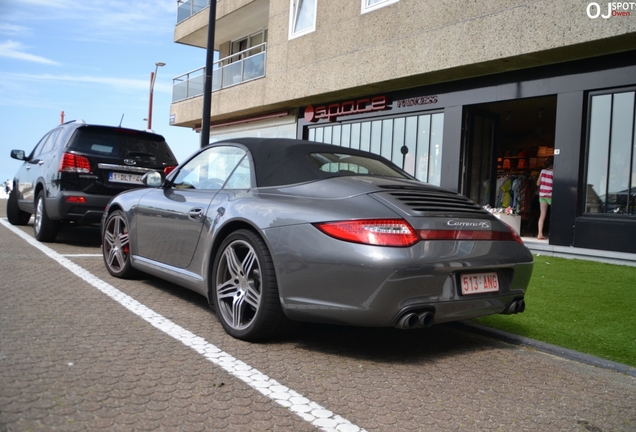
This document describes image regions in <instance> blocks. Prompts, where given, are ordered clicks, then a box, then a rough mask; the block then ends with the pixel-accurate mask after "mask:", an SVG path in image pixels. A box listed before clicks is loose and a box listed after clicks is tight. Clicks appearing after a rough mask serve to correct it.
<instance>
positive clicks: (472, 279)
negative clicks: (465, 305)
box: [460, 272, 499, 294]
mask: <svg viewBox="0 0 636 432" xmlns="http://www.w3.org/2000/svg"><path fill="white" fill-rule="evenodd" d="M460 279H461V284H462V294H480V293H487V292H495V291H499V278H498V277H497V273H494V272H493V273H464V274H462V275H460Z"/></svg>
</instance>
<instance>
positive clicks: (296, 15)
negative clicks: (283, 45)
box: [289, 0, 318, 39]
mask: <svg viewBox="0 0 636 432" xmlns="http://www.w3.org/2000/svg"><path fill="white" fill-rule="evenodd" d="M317 2H318V0H291V3H290V14H289V38H290V39H293V38H296V37H299V36H303V35H306V34H307V33H311V32H313V31H314V30H316V3H317Z"/></svg>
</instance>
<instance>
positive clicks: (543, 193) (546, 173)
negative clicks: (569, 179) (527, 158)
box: [537, 157, 554, 240]
mask: <svg viewBox="0 0 636 432" xmlns="http://www.w3.org/2000/svg"><path fill="white" fill-rule="evenodd" d="M553 162H554V159H553V158H551V157H549V158H548V159H546V161H545V163H544V164H543V166H544V168H543V169H542V170H541V174H539V179H538V180H537V186H539V207H540V208H541V216H539V234H538V235H537V239H539V240H545V239H546V237H545V236H544V235H543V224H544V222H545V217H546V215H547V214H548V206H551V205H552V164H553Z"/></svg>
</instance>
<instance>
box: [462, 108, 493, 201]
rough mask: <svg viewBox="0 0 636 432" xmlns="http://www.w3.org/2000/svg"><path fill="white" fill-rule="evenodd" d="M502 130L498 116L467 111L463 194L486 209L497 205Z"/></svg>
mask: <svg viewBox="0 0 636 432" xmlns="http://www.w3.org/2000/svg"><path fill="white" fill-rule="evenodd" d="M498 131H499V115H498V114H496V113H493V112H488V111H482V110H478V109H475V108H468V109H467V110H466V116H465V128H464V140H463V141H464V150H463V154H462V170H463V175H462V187H461V191H462V193H463V194H464V195H466V196H467V197H468V198H470V199H471V200H473V201H475V202H476V203H478V204H480V205H482V206H484V205H486V204H489V205H491V206H493V205H494V204H495V192H496V186H497V164H496V160H497V159H496V154H497V153H496V151H497V138H498V137H497V136H498Z"/></svg>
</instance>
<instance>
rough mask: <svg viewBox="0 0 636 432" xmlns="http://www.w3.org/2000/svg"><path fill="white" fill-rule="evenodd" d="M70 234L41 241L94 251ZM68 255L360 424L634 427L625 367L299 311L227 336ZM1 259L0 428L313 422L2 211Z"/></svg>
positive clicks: (176, 293)
mask: <svg viewBox="0 0 636 432" xmlns="http://www.w3.org/2000/svg"><path fill="white" fill-rule="evenodd" d="M0 204H2V203H1V202H0ZM2 207H4V206H2ZM24 230H25V232H29V233H31V231H32V228H31V227H25V228H24ZM70 235H71V236H73V234H70ZM81 237H82V239H83V241H82V242H79V244H75V243H73V242H68V241H67V242H63V243H55V244H50V245H49V246H50V247H52V248H53V249H55V250H57V251H58V252H60V253H63V254H86V253H88V254H96V253H99V240H98V234H97V233H95V232H94V231H91V230H85V231H81ZM63 238H65V237H63ZM70 258H71V259H72V260H73V261H74V262H75V263H77V264H79V265H81V266H82V267H84V268H86V269H87V270H88V271H90V272H91V273H93V274H94V275H95V276H97V277H99V278H101V279H103V280H105V281H106V282H108V283H109V284H111V285H113V286H115V287H116V288H117V289H119V290H121V291H123V292H125V293H126V294H128V295H130V296H132V297H133V298H135V299H136V300H138V301H139V302H141V303H143V304H145V305H146V306H148V307H149V308H151V309H152V310H154V311H155V312H157V313H159V314H161V315H163V316H164V317H166V318H169V319H170V320H172V321H173V322H175V323H176V324H178V325H180V326H182V327H184V328H186V329H188V330H189V331H191V332H193V333H195V334H196V335H198V336H200V337H202V338H204V339H205V340H207V341H208V342H210V343H212V344H214V345H215V346H217V347H219V348H220V349H222V350H224V351H225V352H227V353H229V354H231V355H232V356H234V357H236V358H238V359H240V360H242V361H244V362H245V363H247V364H249V365H250V366H252V367H254V368H256V369H258V370H259V371H261V372H262V373H264V374H266V375H268V376H269V377H271V378H273V379H275V380H277V381H278V382H280V383H281V384H283V385H285V386H287V387H289V388H291V389H293V390H295V391H296V392H298V393H300V394H301V395H303V396H304V397H306V398H308V399H310V400H312V401H314V402H316V403H318V404H320V405H321V406H323V407H325V408H327V409H329V410H331V411H333V412H334V413H336V414H338V415H340V416H342V417H344V418H346V419H347V420H349V421H350V422H352V423H353V424H354V425H357V426H359V427H360V428H364V429H366V430H368V431H398V430H399V431H484V430H501V431H510V430H532V431H565V430H573V431H635V430H636V379H634V378H633V377H629V376H625V375H621V374H618V373H616V372H611V371H607V370H602V369H597V368H594V367H590V366H587V365H582V364H579V363H576V362H571V361H568V360H563V359H561V358H558V357H554V356H550V355H547V354H544V353H540V352H536V351H533V350H530V349H527V348H523V347H521V348H520V347H517V346H512V345H508V344H505V343H502V342H498V341H495V340H491V339H488V338H484V337H480V336H476V335H472V334H468V333H464V332H461V331H459V330H456V329H454V328H453V327H452V326H443V325H442V326H435V327H433V328H431V329H426V330H423V331H414V332H403V331H398V330H394V329H359V328H346V327H334V326H319V325H299V326H297V327H296V329H295V331H294V332H292V333H291V334H290V335H287V336H285V337H283V338H281V339H279V340H275V341H271V342H268V343H264V344H250V343H245V342H240V341H237V340H234V339H232V338H231V337H229V336H227V335H226V334H225V333H224V332H223V330H222V328H221V326H220V324H219V323H218V322H217V320H216V317H215V316H214V314H212V313H211V312H210V311H209V310H208V307H207V304H206V301H205V299H204V298H202V297H201V296H198V295H196V294H193V293H191V292H189V291H187V290H185V289H182V288H179V287H177V286H175V285H172V284H169V283H166V282H163V281H160V280H158V279H154V278H150V277H148V278H140V279H137V280H133V281H121V280H117V279H114V278H112V277H110V276H109V275H108V274H107V272H106V270H105V268H104V265H103V262H102V260H101V258H99V257H94V256H81V255H80V256H70ZM0 262H2V272H1V277H0V431H2V432H4V431H26V430H32V431H49V430H62V431H74V430H109V431H110V430H115V431H134V430H139V431H146V430H183V431H189V430H193V431H211V430H224V431H225V430H226V431H244V430H257V431H261V430H263V431H266V430H272V431H279V430H280V431H286V430H289V431H292V430H293V431H303V430H315V428H314V427H313V426H312V425H311V424H309V423H307V422H305V421H304V420H303V419H301V418H300V417H298V416H297V415H295V414H293V413H292V412H291V411H289V410H287V409H286V408H284V407H282V406H280V405H278V404H276V403H275V402H273V401H271V400H270V399H268V398H266V397H265V396H263V395H261V394H260V393H258V392H257V391H255V390H254V389H252V388H251V387H249V386H248V385H246V384H244V383H243V382H241V381H239V380H237V379H236V378H234V377H232V376H230V375H229V374H228V373H226V372H225V371H223V370H222V369H220V368H219V367H217V366H215V365H214V364H212V363H210V362H208V361H207V360H205V359H204V358H203V357H201V356H200V355H199V354H197V353H196V352H195V351H193V350H192V349H190V348H188V347H186V346H184V345H183V344H181V343H180V342H178V341H176V340H174V339H172V338H171V337H169V336H167V335H166V334H164V333H162V332H160V331H159V330H157V329H155V328H154V327H152V326H150V325H149V324H147V323H146V322H145V321H143V320H141V319H140V318H139V317H137V316H135V315H133V314H132V313H130V312H129V311H127V310H126V309H124V308H123V307H122V306H121V305H120V304H118V303H116V302H114V301H113V300H111V299H110V298H108V297H106V296H105V295H104V294H102V293H101V292H99V291H97V290H96V289H95V288H93V287H92V286H90V285H89V284H87V283H86V282H84V281H82V280H80V279H79V278H77V277H76V276H75V275H73V274H72V273H70V272H69V271H68V270H66V269H64V268H62V267H61V266H60V265H59V264H58V263H56V262H55V261H53V260H51V259H50V258H48V257H46V256H45V255H44V254H43V253H42V252H40V251H38V250H36V249H34V248H33V247H31V246H29V245H28V244H27V243H26V242H25V241H24V240H22V239H21V238H19V237H18V236H16V235H15V234H14V233H12V232H10V231H9V230H8V229H7V228H6V227H4V226H3V225H0Z"/></svg>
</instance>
